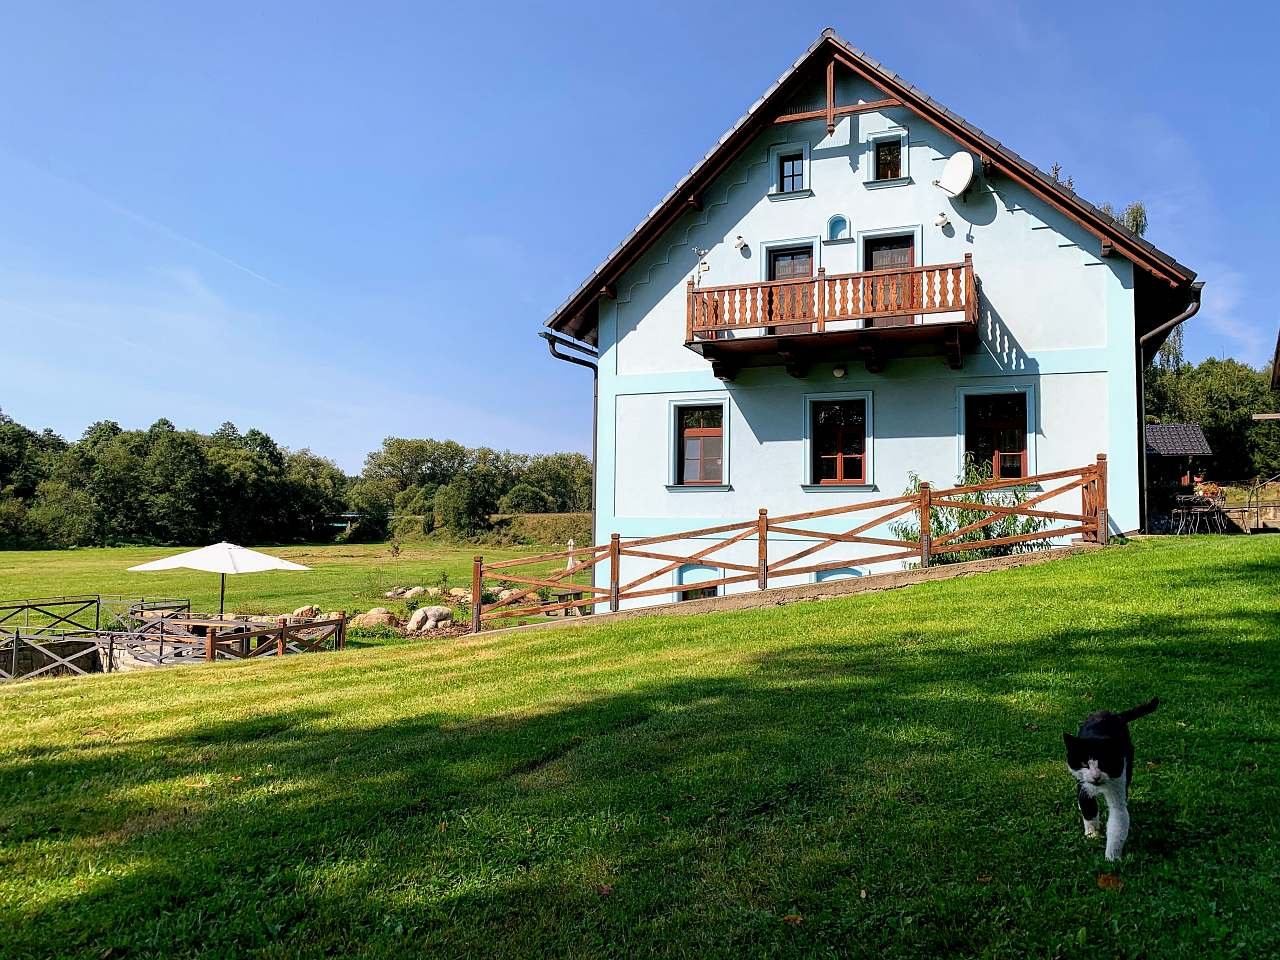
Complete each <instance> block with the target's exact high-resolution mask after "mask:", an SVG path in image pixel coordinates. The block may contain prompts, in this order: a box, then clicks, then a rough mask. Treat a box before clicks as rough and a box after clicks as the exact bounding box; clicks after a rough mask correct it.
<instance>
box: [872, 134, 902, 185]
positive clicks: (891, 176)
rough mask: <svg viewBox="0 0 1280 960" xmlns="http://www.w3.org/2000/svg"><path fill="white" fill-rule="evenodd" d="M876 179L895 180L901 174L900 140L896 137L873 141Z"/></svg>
mask: <svg viewBox="0 0 1280 960" xmlns="http://www.w3.org/2000/svg"><path fill="white" fill-rule="evenodd" d="M875 163H876V166H875V170H876V179H877V180H897V179H898V178H899V177H901V176H902V141H901V140H900V139H898V138H897V137H891V138H888V139H884V140H877V141H876V143H875Z"/></svg>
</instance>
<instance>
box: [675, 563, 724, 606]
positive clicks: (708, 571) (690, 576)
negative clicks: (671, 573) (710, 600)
mask: <svg viewBox="0 0 1280 960" xmlns="http://www.w3.org/2000/svg"><path fill="white" fill-rule="evenodd" d="M720 577H721V573H720V570H719V568H718V567H708V566H704V565H702V564H700V563H687V564H685V565H684V566H683V567H681V568H680V569H679V570H678V571H676V584H677V585H678V586H681V587H689V589H687V590H677V591H676V599H677V600H702V599H704V598H706V597H718V596H720V586H719V585H718V584H712V585H711V586H707V587H699V586H691V585H693V584H699V583H702V582H704V581H707V580H719V579H720Z"/></svg>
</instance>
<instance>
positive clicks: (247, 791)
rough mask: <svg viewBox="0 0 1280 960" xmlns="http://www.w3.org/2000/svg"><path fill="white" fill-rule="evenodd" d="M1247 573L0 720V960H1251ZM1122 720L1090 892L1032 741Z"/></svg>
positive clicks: (198, 685)
mask: <svg viewBox="0 0 1280 960" xmlns="http://www.w3.org/2000/svg"><path fill="white" fill-rule="evenodd" d="M380 563H381V561H372V560H371V561H369V562H368V563H366V564H363V565H361V564H353V567H357V568H363V569H366V570H368V569H372V568H374V567H376V566H378V565H379V564H380ZM429 567H430V564H428V568H429ZM1278 574H1280V537H1263V536H1259V537H1251V538H1246V537H1238V538H1234V539H1228V538H1209V537H1202V538H1191V539H1181V540H1164V541H1141V542H1136V543H1131V544H1129V545H1127V546H1118V547H1113V548H1111V549H1108V550H1106V551H1100V552H1093V553H1089V554H1086V555H1082V556H1077V557H1071V558H1067V559H1062V560H1058V561H1056V562H1054V563H1050V564H1045V565H1042V566H1036V567H1027V568H1024V569H1018V570H1010V571H1005V572H1001V573H995V574H987V575H984V576H981V577H973V578H967V579H962V580H953V581H948V582H940V583H933V584H926V585H922V586H917V587H912V588H909V589H906V590H898V591H892V592H888V593H883V594H878V595H870V594H869V595H862V596H856V597H850V598H846V599H840V600H830V601H826V602H821V603H808V604H797V605H792V606H787V607H780V608H773V609H769V610H758V611H748V612H742V613H729V614H718V615H707V616H699V617H691V618H687V619H686V618H676V619H668V618H654V619H651V620H643V619H641V620H632V621H627V622H622V623H618V624H614V625H610V626H607V627H599V626H596V627H591V626H587V627H575V628H572V629H563V630H554V631H534V632H526V633H517V634H508V635H498V636H489V637H483V636H482V637H479V638H469V639H466V640H462V641H452V642H447V643H446V642H433V643H416V644H406V645H401V646H396V647H386V648H382V649H376V650H348V651H345V652H342V653H336V654H313V655H308V656H299V657H290V658H286V659H283V660H281V661H277V662H259V663H246V664H226V665H221V664H220V665H215V666H210V667H192V668H183V669H174V670H168V671H164V672H162V673H157V674H151V675H137V674H129V675H121V676H114V677H90V678H83V679H75V680H52V681H34V682H28V683H19V684H14V685H10V686H7V687H3V688H0V724H2V726H0V730H3V733H2V734H0V945H2V946H0V952H3V953H4V955H5V956H7V957H24V956H48V955H55V954H61V955H68V956H84V957H120V956H130V957H181V956H196V955H209V956H215V955H217V956H231V955H252V956H258V957H282V958H283V957H295V956H299V957H313V956H314V957H320V956H340V955H348V954H359V955H363V956H404V957H422V956H433V957H434V956H441V957H472V956H474V957H479V956H507V957H538V956H550V955H562V956H563V955H573V956H587V957H603V956H616V957H623V956H628V957H629V956H637V955H651V956H672V957H735V958H736V957H744V956H805V957H808V956H841V955H852V956H876V957H884V956H888V957H899V956H902V957H905V956H912V957H918V956H937V955H942V954H959V955H977V956H984V957H1026V956H1032V957H1046V958H1048V957H1058V956H1080V957H1090V958H1094V957H1110V956H1125V957H1172V956H1187V957H1202V956H1239V957H1264V956H1276V955H1277V954H1280V910H1277V905H1280V845H1278V844H1277V840H1278V839H1280V838H1278V837H1277V828H1278V826H1280V774H1278V773H1277V770H1278V769H1280V629H1278V628H1280V579H1278V576H1277V575H1278ZM354 575H355V576H357V577H358V576H359V574H354ZM401 579H403V578H401ZM249 582H250V581H249V580H247V579H246V583H249ZM86 585H87V584H86ZM316 593H318V591H315V592H314V593H313V594H311V595H316ZM1156 694H1158V695H1159V696H1160V697H1161V698H1162V700H1163V701H1164V703H1163V705H1162V706H1161V708H1160V710H1159V711H1158V712H1157V713H1155V714H1154V715H1153V716H1151V717H1148V718H1146V719H1144V720H1142V721H1139V722H1138V723H1137V724H1135V730H1134V733H1135V738H1136V741H1137V745H1138V747H1137V749H1138V771H1137V776H1136V778H1135V781H1134V790H1133V798H1132V803H1131V809H1132V813H1133V831H1132V833H1131V835H1130V841H1129V847H1128V851H1127V856H1126V858H1125V860H1124V861H1123V862H1122V864H1121V865H1119V866H1111V865H1108V864H1106V862H1105V861H1104V860H1103V858H1102V849H1101V846H1100V845H1098V844H1097V843H1093V842H1087V841H1086V840H1085V839H1084V837H1083V835H1082V831H1081V826H1080V821H1079V817H1078V816H1077V814H1076V811H1075V808H1074V795H1073V789H1072V783H1071V780H1070V777H1069V775H1068V774H1067V772H1066V770H1065V766H1064V764H1063V760H1062V752H1063V750H1062V740H1061V734H1062V732H1063V731H1064V730H1068V729H1070V730H1074V729H1075V727H1076V725H1077V724H1078V722H1079V721H1080V719H1081V718H1082V717H1083V716H1084V715H1085V714H1086V713H1088V712H1089V711H1091V710H1095V709H1098V708H1100V707H1112V708H1123V707H1128V706H1131V705H1133V704H1135V703H1138V702H1140V701H1142V700H1146V699H1147V698H1149V697H1151V696H1152V695H1156ZM1104 873H1107V874H1112V875H1114V877H1116V878H1117V879H1116V880H1115V881H1111V880H1108V881H1107V882H1106V883H1105V884H1104V885H1102V886H1100V884H1099V876H1100V875H1102V874H1104Z"/></svg>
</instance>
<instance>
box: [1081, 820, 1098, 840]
mask: <svg viewBox="0 0 1280 960" xmlns="http://www.w3.org/2000/svg"><path fill="white" fill-rule="evenodd" d="M1084 835H1085V836H1086V837H1088V838H1089V839H1091V840H1093V839H1096V838H1098V837H1100V836H1102V827H1101V826H1099V823H1098V821H1097V820H1086V821H1085V822H1084Z"/></svg>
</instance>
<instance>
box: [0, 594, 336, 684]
mask: <svg viewBox="0 0 1280 960" xmlns="http://www.w3.org/2000/svg"><path fill="white" fill-rule="evenodd" d="M85 599H88V598H87V597H74V598H65V597H64V598H41V599H39V600H37V601H35V602H36V603H37V605H39V606H41V607H49V608H50V609H52V611H53V613H52V614H49V613H48V612H47V611H46V615H47V616H50V617H51V619H57V620H58V621H59V622H58V624H57V625H54V626H50V625H48V624H39V625H36V626H34V627H33V626H30V625H25V626H24V625H18V624H16V623H5V622H4V621H0V680H18V679H22V680H27V679H32V678H35V677H39V676H43V675H48V674H77V675H86V674H90V673H99V672H103V673H113V672H117V671H121V670H131V669H138V668H145V667H165V666H174V665H178V664H189V663H199V662H213V661H216V660H247V659H253V658H257V657H266V656H285V655H287V654H295V653H314V652H319V651H322V650H341V649H343V648H344V647H345V646H346V637H347V617H346V614H345V612H343V613H340V614H338V616H337V617H334V618H330V619H326V620H293V619H291V618H289V617H280V618H278V619H277V620H276V622H275V623H274V624H270V623H267V624H264V623H260V622H253V621H246V620H225V619H219V618H212V617H203V616H200V615H192V614H191V612H190V603H189V602H188V601H185V600H182V601H174V600H165V601H138V602H136V603H131V604H130V605H129V607H128V609H129V611H130V614H131V618H130V619H129V620H128V621H127V623H128V627H127V628H126V629H112V630H101V629H95V628H94V627H90V626H87V625H85V624H77V623H74V622H73V619H72V618H74V617H76V616H80V617H82V618H83V619H85V620H86V621H87V619H88V618H87V616H85V613H86V611H87V610H88V609H89V608H88V607H79V606H77V604H79V603H80V601H82V600H85ZM50 601H57V602H61V603H62V604H63V608H62V609H59V608H58V606H57V603H53V604H51V603H50ZM15 606H18V604H17V603H15V602H6V603H5V604H4V605H0V612H2V611H4V610H6V609H8V608H10V607H15ZM68 609H76V610H78V611H79V613H71V614H67V615H65V616H59V613H62V614H66V611H67V610H68ZM12 619H13V618H12V617H11V618H10V620H12Z"/></svg>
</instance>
